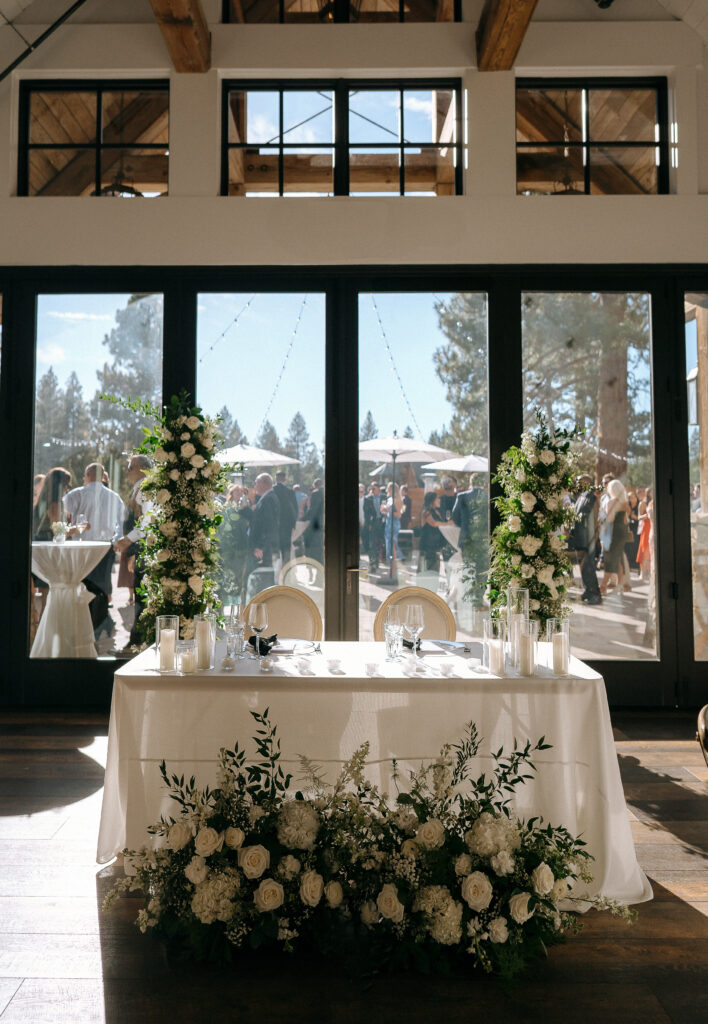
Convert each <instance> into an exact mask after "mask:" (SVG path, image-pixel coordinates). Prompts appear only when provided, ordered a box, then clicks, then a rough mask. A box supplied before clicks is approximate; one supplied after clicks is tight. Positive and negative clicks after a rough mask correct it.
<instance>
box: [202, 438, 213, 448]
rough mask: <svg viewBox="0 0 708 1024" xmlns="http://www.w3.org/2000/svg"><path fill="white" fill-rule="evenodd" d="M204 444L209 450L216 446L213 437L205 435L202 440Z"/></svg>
mask: <svg viewBox="0 0 708 1024" xmlns="http://www.w3.org/2000/svg"><path fill="white" fill-rule="evenodd" d="M202 444H203V445H204V447H205V448H206V449H207V451H209V450H210V449H212V448H213V447H214V442H213V441H212V439H211V438H210V437H205V438H204V439H203V441H202Z"/></svg>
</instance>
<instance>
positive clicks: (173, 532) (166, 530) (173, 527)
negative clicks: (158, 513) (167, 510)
mask: <svg viewBox="0 0 708 1024" xmlns="http://www.w3.org/2000/svg"><path fill="white" fill-rule="evenodd" d="M159 529H160V533H161V534H162V536H163V537H167V538H168V539H171V538H172V537H176V536H177V534H178V533H179V526H178V525H177V523H176V522H175V521H174V520H173V519H168V520H167V522H166V523H160V527H159Z"/></svg>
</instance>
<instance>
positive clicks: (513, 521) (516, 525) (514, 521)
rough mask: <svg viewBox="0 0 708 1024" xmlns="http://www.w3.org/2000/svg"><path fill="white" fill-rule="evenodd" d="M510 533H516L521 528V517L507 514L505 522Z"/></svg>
mask: <svg viewBox="0 0 708 1024" xmlns="http://www.w3.org/2000/svg"><path fill="white" fill-rule="evenodd" d="M506 525H507V526H508V527H509V529H510V530H511V532H512V533H518V532H519V530H520V529H521V517H520V516H509V519H508V520H507V524H506Z"/></svg>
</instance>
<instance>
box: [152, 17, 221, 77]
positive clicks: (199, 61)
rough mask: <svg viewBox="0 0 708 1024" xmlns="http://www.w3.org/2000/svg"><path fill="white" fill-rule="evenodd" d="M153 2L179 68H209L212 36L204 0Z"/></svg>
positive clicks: (196, 70)
mask: <svg viewBox="0 0 708 1024" xmlns="http://www.w3.org/2000/svg"><path fill="white" fill-rule="evenodd" d="M150 6H151V7H152V10H153V13H154V15H155V20H156V22H157V24H158V26H159V28H160V31H161V32H162V36H163V39H164V40H165V43H166V44H167V51H168V53H169V55H170V59H171V60H172V63H173V65H174V69H175V71H179V72H186V73H189V74H195V73H196V74H201V73H203V72H204V71H208V70H209V68H210V67H211V36H210V34H209V26H208V25H207V20H206V17H205V15H204V10H203V8H202V4H201V0H150Z"/></svg>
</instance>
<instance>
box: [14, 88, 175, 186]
mask: <svg viewBox="0 0 708 1024" xmlns="http://www.w3.org/2000/svg"><path fill="white" fill-rule="evenodd" d="M168 131H169V87H168V85H167V83H165V82H125V81H122V82H118V83H116V82H101V83H86V82H71V83H67V82H61V83H58V82H57V83H55V82H51V83H50V82H23V83H22V86H21V92H20V146H19V173H18V187H17V191H18V194H19V195H24V196H121V197H125V198H129V197H133V196H161V195H166V194H167V182H168V156H169V149H168V144H169V136H168Z"/></svg>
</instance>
